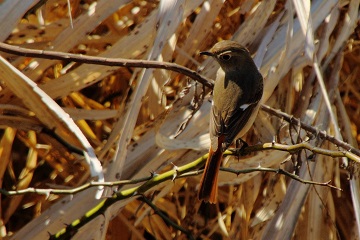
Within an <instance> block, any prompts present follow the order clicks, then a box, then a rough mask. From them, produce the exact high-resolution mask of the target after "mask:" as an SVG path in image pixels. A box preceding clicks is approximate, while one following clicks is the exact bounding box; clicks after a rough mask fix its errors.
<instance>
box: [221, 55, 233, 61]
mask: <svg viewBox="0 0 360 240" xmlns="http://www.w3.org/2000/svg"><path fill="white" fill-rule="evenodd" d="M230 58H231V55H230V54H223V55H220V59H221V60H224V61H228V60H230Z"/></svg>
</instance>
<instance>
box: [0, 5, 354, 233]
mask: <svg viewBox="0 0 360 240" xmlns="http://www.w3.org/2000/svg"><path fill="white" fill-rule="evenodd" d="M37 2H39V1H35V0H29V1H23V0H3V1H0V20H1V21H0V29H1V32H0V41H1V42H3V43H6V44H9V45H15V46H20V47H22V48H27V49H39V50H50V51H56V52H62V53H65V55H66V54H67V53H73V54H83V55H88V56H95V57H103V58H123V59H139V60H140V59H142V60H156V61H160V62H174V63H177V64H179V65H181V66H185V67H187V68H189V69H192V70H195V71H198V72H199V73H200V74H201V75H203V76H205V77H207V78H208V79H214V78H215V74H216V71H217V69H218V67H219V66H218V64H217V63H215V62H214V61H213V60H212V59H210V58H204V57H202V56H199V54H198V53H199V51H204V50H207V49H209V48H210V47H211V46H212V45H213V44H214V43H216V42H218V41H220V40H223V39H233V40H235V41H238V42H240V43H241V44H243V45H244V46H246V47H247V48H248V49H249V50H250V52H251V53H252V54H253V56H254V60H255V62H256V64H257V65H258V66H259V68H260V69H261V72H262V74H263V76H264V79H265V93H264V97H263V101H262V102H263V104H265V105H267V106H270V107H272V108H275V109H279V110H281V112H283V113H286V114H288V115H289V116H293V117H295V118H297V119H300V120H301V121H302V122H303V123H306V124H307V125H309V126H312V127H313V128H315V129H317V130H316V131H318V132H320V131H321V132H322V134H316V131H315V134H314V133H310V132H309V131H305V130H302V129H301V127H300V125H298V124H296V125H294V124H293V123H294V122H292V124H289V122H288V121H287V120H286V119H283V118H281V117H279V115H275V114H271V113H269V112H267V111H264V110H261V111H260V113H259V116H258V119H257V120H256V122H255V126H254V128H253V129H251V130H250V132H249V133H248V134H247V135H246V137H245V138H244V140H246V142H247V143H248V144H249V145H254V144H259V143H271V142H276V143H279V144H282V145H281V146H283V145H285V147H286V146H292V145H295V144H299V143H304V142H306V144H308V145H306V146H307V147H309V146H310V148H309V149H308V150H304V149H303V148H302V150H300V148H299V149H297V150H296V151H294V150H293V149H291V150H289V149H285V151H278V150H276V149H270V150H266V151H259V150H257V151H254V152H252V153H251V154H247V155H245V156H241V157H240V158H238V157H232V156H229V157H226V158H225V160H224V161H223V167H226V168H227V169H228V170H229V171H230V170H247V169H253V170H256V169H254V168H257V167H259V166H261V167H262V168H264V169H265V168H266V169H267V171H249V173H246V174H239V175H237V174H234V173H230V172H229V171H222V172H221V174H220V182H219V184H220V187H219V196H218V204H215V205H211V204H205V203H201V202H200V201H198V200H197V187H198V183H199V179H200V175H199V174H192V175H191V176H186V177H181V178H176V179H175V180H174V181H171V180H167V181H162V180H161V179H165V175H161V173H164V172H166V171H169V170H172V169H174V167H175V166H177V167H181V166H183V165H184V164H187V163H191V162H193V161H195V160H196V159H198V158H199V157H201V156H202V155H204V154H206V153H207V148H208V146H209V138H208V122H209V120H208V119H209V109H210V106H211V102H210V100H211V89H210V88H208V87H205V88H203V85H202V84H201V83H198V82H196V81H194V80H192V79H191V78H189V77H186V76H185V75H183V74H179V73H177V72H175V71H169V70H165V69H156V70H154V69H152V68H141V67H138V68H134V67H116V66H105V65H106V64H105V65H100V64H84V63H81V62H78V61H75V60H74V59H72V58H67V59H63V60H51V58H50V57H46V58H40V57H36V58H35V57H29V55H26V54H25V53H26V49H18V53H16V54H14V52H12V53H9V52H8V51H5V50H4V48H6V45H1V49H2V50H1V52H0V56H1V58H0V60H1V61H0V80H1V92H0V110H1V115H0V124H1V126H2V130H1V139H0V156H1V157H0V159H1V161H0V179H1V180H0V188H1V189H3V190H6V191H13V190H25V191H28V192H32V193H22V194H18V195H8V196H7V195H5V194H2V195H1V215H0V216H1V221H0V223H1V226H0V228H1V231H0V232H1V236H2V237H6V236H12V237H13V238H14V239H46V238H48V237H49V233H50V234H55V233H57V232H58V231H60V230H61V229H62V228H64V227H66V225H67V224H70V223H72V222H73V221H74V220H75V219H78V218H80V217H82V216H83V215H84V214H85V213H86V212H88V211H89V210H91V209H92V208H93V207H95V206H96V204H98V203H99V201H101V200H103V199H100V200H98V199H96V196H98V197H99V194H101V193H102V189H101V188H97V187H94V188H89V189H86V190H82V191H80V192H76V193H74V194H66V193H65V194H58V192H47V194H44V192H43V194H38V193H34V192H35V190H33V189H29V188H37V189H53V190H55V189H62V190H69V189H72V188H74V187H78V186H81V185H83V184H85V183H88V182H90V181H91V180H99V181H103V180H104V179H105V181H106V182H111V181H117V180H120V179H121V180H135V179H141V178H146V177H149V178H150V177H151V173H154V174H155V176H156V174H160V175H159V179H160V180H159V181H158V180H156V179H155V180H154V179H153V181H154V184H153V183H152V182H148V183H145V184H148V185H145V187H144V186H143V187H141V188H139V189H135V190H134V189H132V188H133V187H134V186H139V185H141V184H143V183H144V182H141V183H137V184H136V185H133V184H125V185H122V186H121V188H119V189H116V188H110V187H106V188H105V191H104V192H103V197H110V196H111V195H112V193H113V192H114V191H117V190H119V191H123V190H125V189H130V190H128V192H124V191H123V192H121V194H118V196H120V195H121V196H122V197H121V198H124V199H123V200H119V201H114V203H113V204H109V205H110V206H109V207H107V208H106V210H105V211H104V212H101V214H99V213H97V214H95V216H96V217H95V218H94V219H92V220H91V221H90V222H87V223H86V224H85V225H84V226H83V227H81V228H80V229H76V230H75V231H73V232H72V233H71V234H74V235H75V236H74V237H73V238H74V239H187V238H194V239H202V238H205V239H206V238H207V239H359V232H360V227H359V226H360V202H359V194H360V184H359V171H358V163H356V162H357V161H358V159H359V158H360V156H358V155H357V151H350V152H349V151H348V149H346V148H343V147H342V146H340V145H339V144H334V143H336V142H335V141H332V140H333V139H331V138H328V139H327V138H325V137H324V136H325V135H326V134H328V135H330V136H334V139H335V140H336V141H338V143H339V142H340V141H344V142H346V143H348V144H349V145H351V146H353V147H354V149H357V146H358V142H359V141H360V138H359V136H360V135H359V134H358V133H359V128H360V120H359V119H360V117H359V116H360V107H359V106H360V105H359V101H360V81H359V79H360V71H359V66H360V57H359V56H360V44H359V38H360V35H359V33H360V32H359V30H360V28H359V19H360V17H359V16H360V15H359V0H340V1H336V0H326V1H322V0H313V1H310V0H304V1H291V0H277V1H276V0H262V1H259V0H226V1H224V0H207V1H205V0H188V1H185V0H177V1H176V0H161V1H156V0H151V1H148V0H146V1H145V0H134V1H130V0H116V1H107V0H98V1H96V0H83V1H79V0H69V1H66V0H48V1H40V2H39V3H38V4H37V5H35V7H34V4H36V3H37ZM69 3H70V5H69ZM32 7H33V8H32ZM30 9H31V10H30ZM70 13H71V14H70ZM63 56H64V54H63ZM49 58H50V59H49ZM80 58H81V57H80ZM125 61H126V60H125ZM144 64H145V65H144V66H146V62H144ZM34 83H36V84H37V85H35V84H34ZM224 97H226V96H224ZM324 133H326V134H324ZM66 143H68V144H66ZM267 146H271V144H270V145H267ZM296 146H299V145H296ZM301 146H302V147H304V146H305V144H304V145H301ZM72 147H76V149H80V150H83V151H84V153H83V154H81V151H80V152H79V151H77V150H76V149H74V148H72ZM277 147H280V145H277V144H275V145H273V148H277ZM283 147H284V146H283ZM312 147H315V149H313V148H312ZM317 150H332V151H333V152H326V154H324V153H325V152H321V151H320V152H319V151H318V152H317V153H316V154H314V153H315V152H316V151H317ZM312 151H313V152H312ZM339 151H340V152H339ZM345 152H347V155H346V156H348V157H349V158H346V157H335V154H339V153H340V154H341V153H345ZM79 153H80V154H79ZM329 155H330V156H329ZM336 156H339V155H336ZM344 156H345V154H344ZM268 168H271V169H273V170H271V169H270V171H268V170H269V169H268ZM279 168H281V169H284V170H286V171H287V172H289V173H292V174H293V177H294V175H297V176H299V178H300V179H305V180H309V181H312V182H314V183H327V182H328V181H331V182H330V183H329V185H326V184H324V185H325V186H321V185H320V186H319V185H314V184H305V183H304V182H300V181H297V180H296V179H295V178H292V177H291V176H289V175H283V174H280V173H281V172H280V173H279V174H276V173H274V169H279ZM266 169H265V170H266ZM180 170H181V171H180V172H179V173H181V172H187V171H188V170H190V167H189V168H187V167H184V168H180ZM192 173H194V172H192ZM103 176H104V179H103V178H102V177H103ZM168 178H169V176H168ZM170 178H171V175H170ZM152 185H155V186H153V187H151V188H150V186H152ZM339 188H340V189H342V191H340V190H339ZM142 190H144V192H141V191H142ZM145 190H146V191H145ZM132 191H133V192H132ZM139 192H141V193H144V196H145V197H146V199H143V198H142V197H141V196H139V195H136V193H139ZM3 193H5V192H4V191H3ZM10 193H11V194H15V192H10ZM125 193H127V194H128V195H126V194H125ZM132 193H135V195H134V196H131V194H132ZM127 196H129V197H127ZM146 201H148V202H146ZM161 213H162V214H161ZM164 216H165V217H166V218H165V217H164Z"/></svg>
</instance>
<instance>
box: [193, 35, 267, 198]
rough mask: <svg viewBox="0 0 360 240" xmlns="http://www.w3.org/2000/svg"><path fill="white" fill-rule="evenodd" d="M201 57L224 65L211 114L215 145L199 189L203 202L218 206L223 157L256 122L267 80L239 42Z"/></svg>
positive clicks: (221, 45)
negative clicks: (207, 57)
mask: <svg viewBox="0 0 360 240" xmlns="http://www.w3.org/2000/svg"><path fill="white" fill-rule="evenodd" d="M200 54H201V55H208V56H211V57H213V58H215V60H216V61H217V62H218V63H219V64H220V69H219V70H218V72H217V76H216V80H215V85H214V90H213V101H212V107H211V113H210V126H209V127H210V138H211V146H210V149H209V157H208V159H207V161H206V165H205V169H204V173H203V176H202V179H201V182H200V189H199V199H200V200H204V201H209V202H210V203H216V201H217V188H218V183H217V182H218V173H219V168H220V165H221V161H222V154H223V152H224V151H225V150H226V149H227V148H228V147H229V145H230V144H231V143H232V142H233V140H234V139H235V138H241V137H242V136H243V135H244V134H245V133H246V132H247V131H248V130H249V129H250V127H251V126H252V124H253V123H254V121H255V118H256V116H257V113H258V110H259V107H260V104H259V102H260V99H261V97H262V95H263V77H262V75H261V73H260V72H259V70H258V68H257V66H256V65H255V63H254V61H253V59H252V58H251V56H250V53H249V51H248V50H247V49H246V48H245V47H243V46H242V45H240V44H238V43H237V42H234V41H221V42H219V43H216V44H215V45H214V46H213V47H212V48H211V49H210V51H206V52H201V53H200Z"/></svg>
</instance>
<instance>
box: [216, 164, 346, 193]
mask: <svg viewBox="0 0 360 240" xmlns="http://www.w3.org/2000/svg"><path fill="white" fill-rule="evenodd" d="M220 170H221V171H224V172H231V173H234V174H236V175H239V174H245V173H251V172H273V173H276V174H282V175H285V176H287V177H290V178H292V179H294V180H296V181H298V182H301V183H304V184H311V185H319V186H325V187H330V188H333V189H336V190H339V191H342V189H341V188H338V187H336V186H334V185H331V184H330V182H331V181H330V180H329V181H327V182H316V181H310V180H305V179H302V178H300V177H299V176H298V175H296V174H292V173H290V172H288V171H286V170H284V169H281V168H278V169H276V168H264V167H257V168H247V169H243V170H236V169H232V168H224V167H221V168H220Z"/></svg>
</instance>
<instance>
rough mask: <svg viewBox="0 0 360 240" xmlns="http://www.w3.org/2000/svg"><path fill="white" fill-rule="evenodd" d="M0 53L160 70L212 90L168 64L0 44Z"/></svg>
mask: <svg viewBox="0 0 360 240" xmlns="http://www.w3.org/2000/svg"><path fill="white" fill-rule="evenodd" d="M0 51H2V52H6V53H10V54H15V55H19V56H25V57H34V58H45V59H52V60H63V61H74V62H79V63H88V64H97V65H105V66H117V67H137V68H160V69H167V70H171V71H174V72H178V73H181V74H184V75H185V76H188V77H190V78H192V79H194V80H196V81H198V82H200V83H202V84H204V85H205V86H207V87H209V88H213V84H212V82H211V80H210V79H209V78H206V77H204V76H202V75H200V74H199V73H198V72H196V71H193V70H191V69H189V68H187V67H184V66H181V65H178V64H176V63H170V62H159V61H148V60H134V59H123V58H105V57H96V56H86V55H80V54H73V53H64V52H55V51H47V50H37V49H28V48H22V47H18V46H13V45H9V44H6V43H0Z"/></svg>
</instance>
